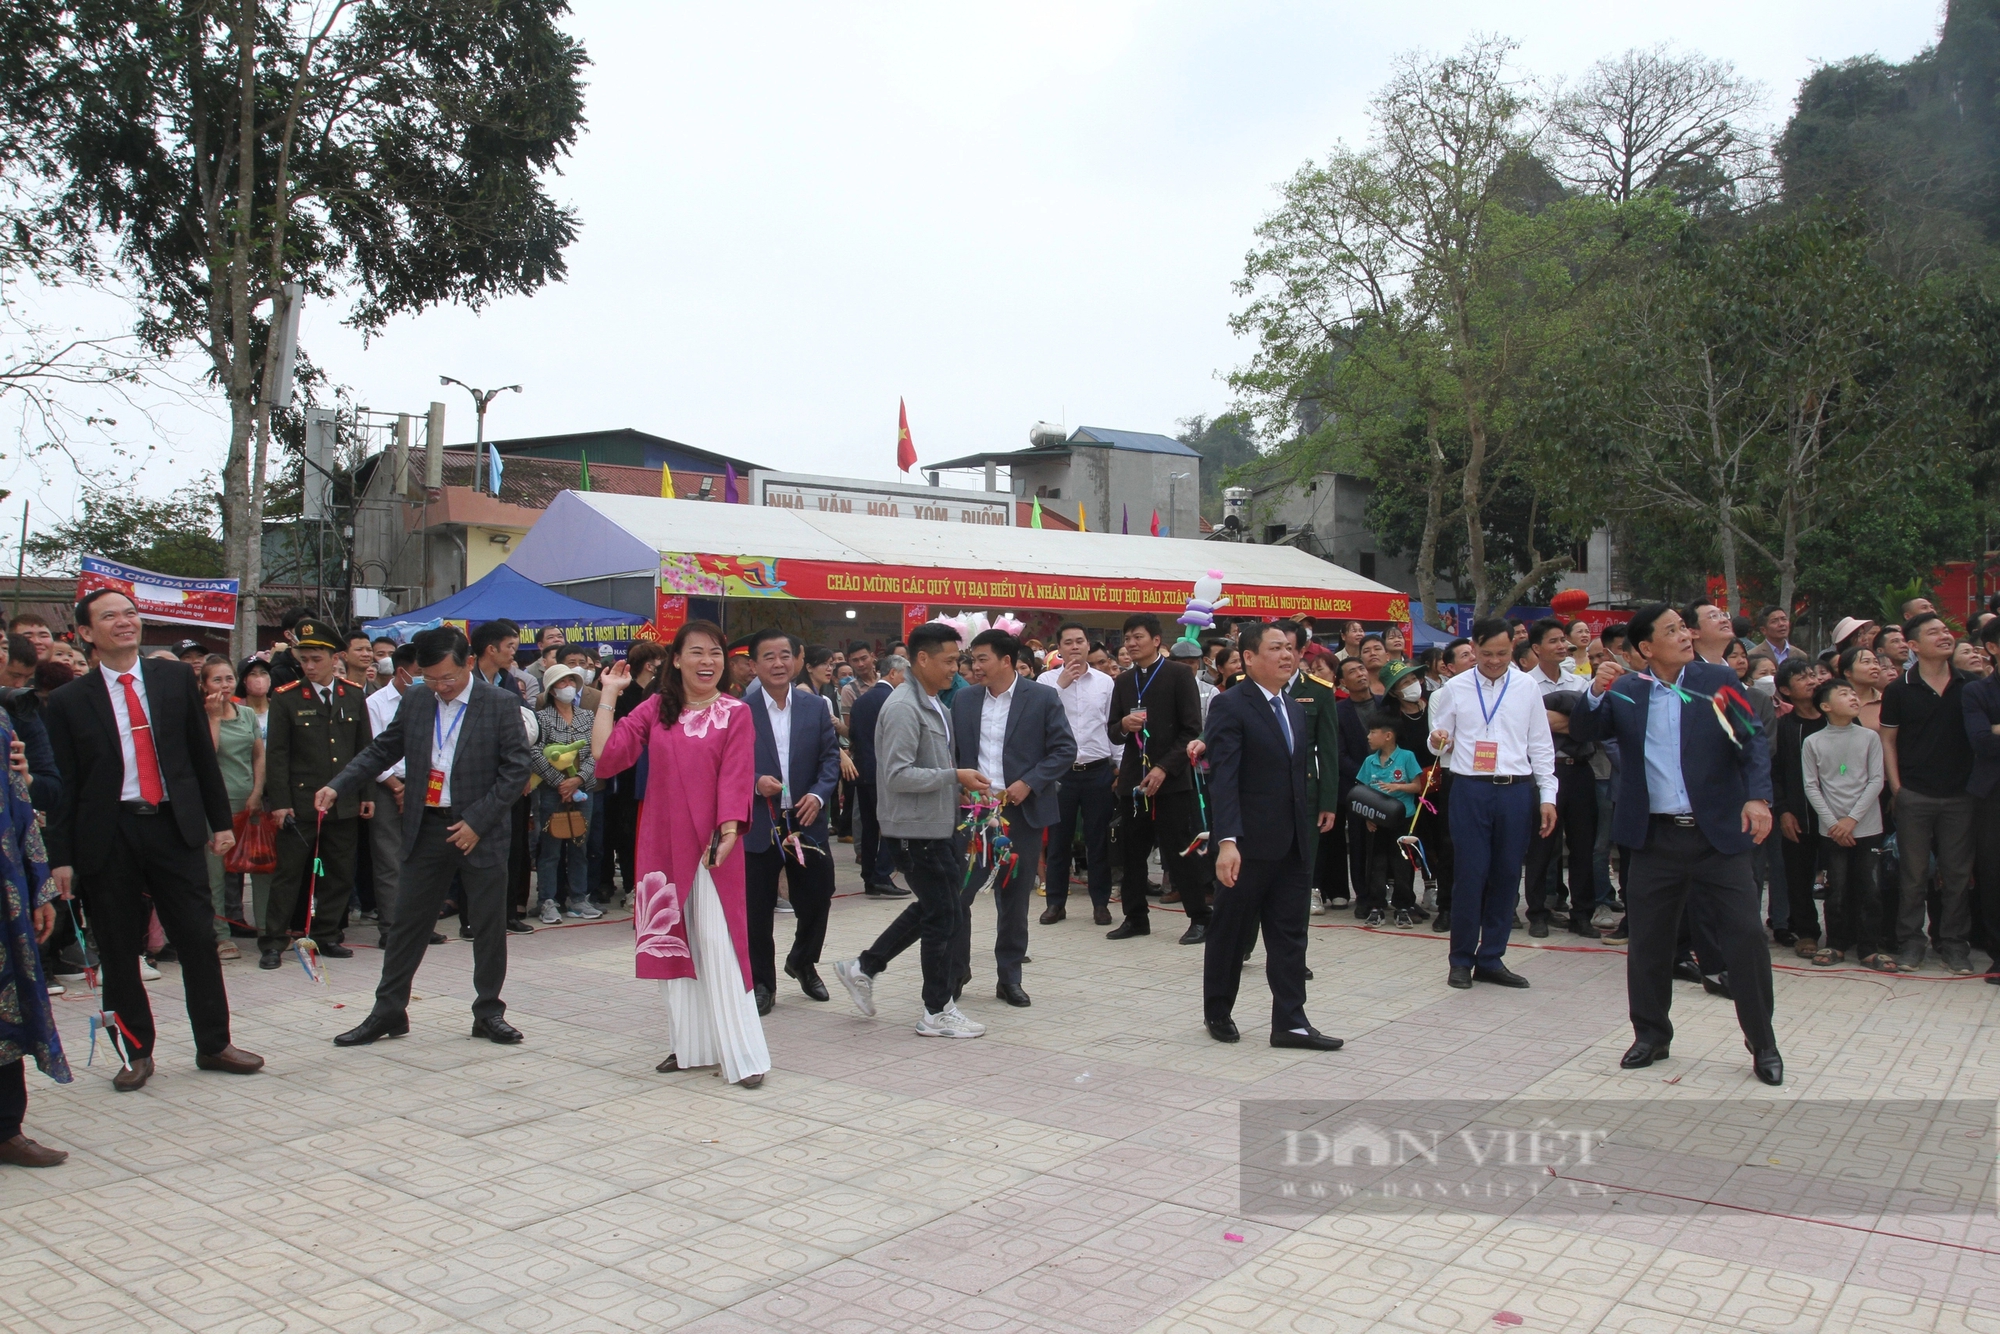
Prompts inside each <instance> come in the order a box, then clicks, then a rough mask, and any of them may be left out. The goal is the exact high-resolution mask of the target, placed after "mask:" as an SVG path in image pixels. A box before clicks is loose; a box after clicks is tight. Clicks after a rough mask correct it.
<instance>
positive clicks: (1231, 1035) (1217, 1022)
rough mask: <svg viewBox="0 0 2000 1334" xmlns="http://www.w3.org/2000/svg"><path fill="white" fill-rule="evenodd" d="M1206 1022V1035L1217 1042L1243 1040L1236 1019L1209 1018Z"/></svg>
mask: <svg viewBox="0 0 2000 1334" xmlns="http://www.w3.org/2000/svg"><path fill="white" fill-rule="evenodd" d="M1206 1023H1207V1024H1208V1035H1209V1036H1210V1037H1212V1038H1214V1039H1215V1040H1216V1041H1217V1042H1241V1041H1242V1040H1243V1034H1242V1033H1241V1032H1239V1031H1238V1030H1237V1028H1236V1021H1235V1020H1233V1019H1210V1020H1207V1021H1206Z"/></svg>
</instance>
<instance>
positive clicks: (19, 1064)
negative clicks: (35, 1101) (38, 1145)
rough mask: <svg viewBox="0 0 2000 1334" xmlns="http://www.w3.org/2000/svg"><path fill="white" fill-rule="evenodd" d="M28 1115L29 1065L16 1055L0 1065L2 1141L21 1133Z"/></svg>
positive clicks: (0, 1125) (0, 1137)
mask: <svg viewBox="0 0 2000 1334" xmlns="http://www.w3.org/2000/svg"><path fill="white" fill-rule="evenodd" d="M27 1115H28V1067H27V1065H26V1064H25V1063H24V1062H23V1061H22V1060H21V1058H20V1057H18V1056H16V1057H15V1058H14V1059H13V1060H11V1061H9V1062H7V1064H5V1065H0V1141H5V1140H10V1139H12V1138H14V1136H16V1135H18V1134H20V1133H21V1122H22V1121H24V1120H25V1119H27Z"/></svg>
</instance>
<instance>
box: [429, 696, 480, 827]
mask: <svg viewBox="0 0 2000 1334" xmlns="http://www.w3.org/2000/svg"><path fill="white" fill-rule="evenodd" d="M471 707H472V706H471V705H469V704H461V705H459V709H458V717H456V718H454V719H452V720H451V730H450V731H449V732H447V731H445V730H444V708H443V706H442V705H440V706H439V708H438V711H437V712H436V713H434V714H432V715H431V743H432V748H431V776H430V779H429V780H428V781H427V782H426V783H425V784H424V805H426V806H442V805H444V754H445V747H446V746H448V745H450V744H451V742H452V740H453V739H454V738H455V737H457V736H458V729H459V727H460V726H461V725H463V723H464V722H465V714H466V711H467V710H468V709H470V708H471Z"/></svg>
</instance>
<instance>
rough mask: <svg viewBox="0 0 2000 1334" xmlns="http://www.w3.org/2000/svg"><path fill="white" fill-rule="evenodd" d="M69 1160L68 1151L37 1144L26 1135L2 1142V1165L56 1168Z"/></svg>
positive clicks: (0, 1143) (0, 1141) (0, 1144)
mask: <svg viewBox="0 0 2000 1334" xmlns="http://www.w3.org/2000/svg"><path fill="white" fill-rule="evenodd" d="M68 1158H69V1154H68V1153H67V1152H66V1151H64V1150H62V1149H51V1148H49V1147H48V1146H47V1145H46V1144H37V1143H35V1141H33V1140H31V1139H29V1138H28V1137H27V1136H26V1135H16V1136H14V1138H12V1139H10V1140H0V1163H6V1164H8V1165H9V1166H11V1167H56V1166H59V1165H60V1164H62V1163H63V1162H65V1161H66V1160H67V1159H68Z"/></svg>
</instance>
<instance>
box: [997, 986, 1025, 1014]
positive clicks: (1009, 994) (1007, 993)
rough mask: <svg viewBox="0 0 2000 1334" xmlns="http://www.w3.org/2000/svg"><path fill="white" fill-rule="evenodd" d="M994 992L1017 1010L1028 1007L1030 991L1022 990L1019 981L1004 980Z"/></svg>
mask: <svg viewBox="0 0 2000 1334" xmlns="http://www.w3.org/2000/svg"><path fill="white" fill-rule="evenodd" d="M993 994H994V995H995V996H998V997H999V998H1000V999H1001V1000H1003V1001H1006V1002H1007V1003H1008V1004H1009V1005H1011V1006H1013V1007H1014V1008H1015V1009H1017V1010H1025V1009H1027V1008H1028V1004H1029V1002H1028V993H1027V992H1025V991H1023V990H1021V986H1020V984H1019V983H1018V982H1002V983H1000V984H999V985H998V986H996V987H994V988H993Z"/></svg>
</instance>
